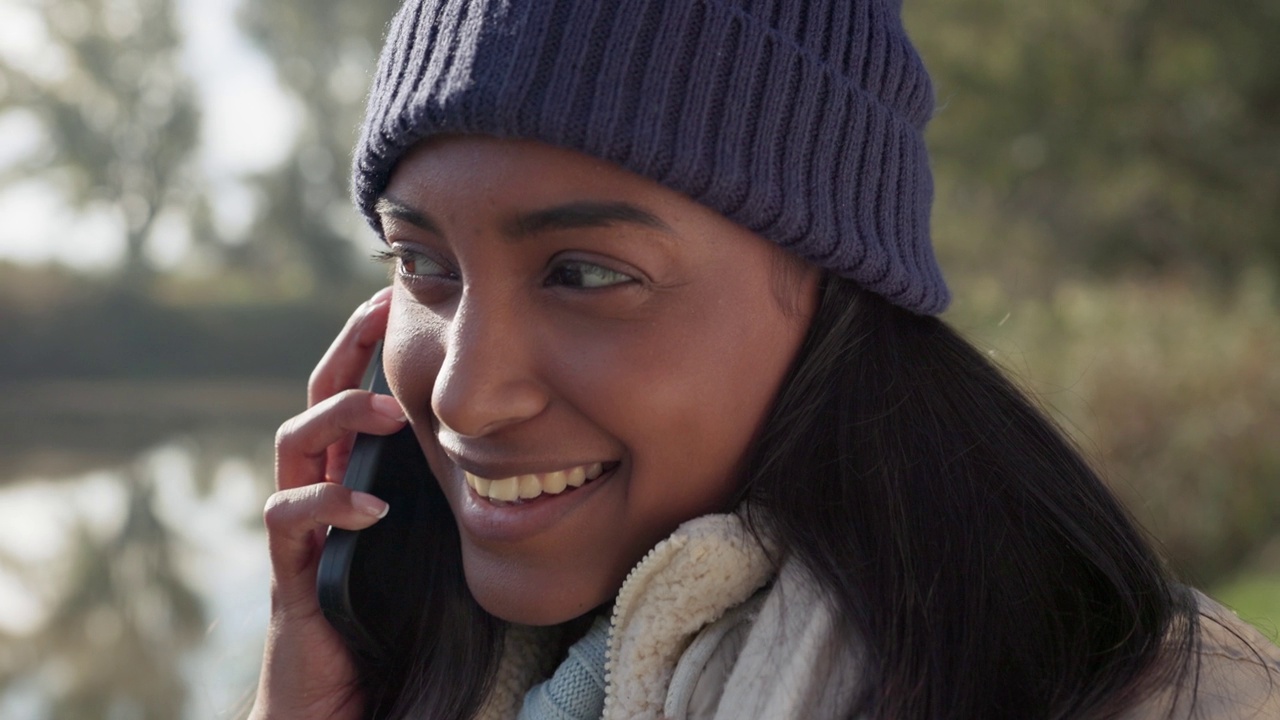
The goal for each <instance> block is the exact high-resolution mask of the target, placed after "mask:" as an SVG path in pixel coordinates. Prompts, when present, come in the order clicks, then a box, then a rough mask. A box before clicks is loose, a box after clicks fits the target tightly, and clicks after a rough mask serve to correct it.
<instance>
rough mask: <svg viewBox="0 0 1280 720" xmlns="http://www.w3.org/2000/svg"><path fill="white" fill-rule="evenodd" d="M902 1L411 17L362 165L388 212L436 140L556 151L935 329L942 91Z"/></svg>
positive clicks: (370, 112)
mask: <svg viewBox="0 0 1280 720" xmlns="http://www.w3.org/2000/svg"><path fill="white" fill-rule="evenodd" d="M899 2H900V0H406V2H405V4H404V6H403V7H401V9H400V11H399V12H398V13H397V14H396V16H395V18H394V19H393V20H392V21H391V25H390V26H389V28H388V32H387V39H386V44H385V46H384V47H383V50H382V57H381V60H380V61H379V63H378V71H377V76H376V78H375V79H374V84H373V88H372V90H371V91H370V95H369V104H368V109H367V111H366V117H365V122H364V127H363V129H362V131H361V135H360V141H359V144H358V145H357V147H356V153H355V163H354V168H353V194H354V196H355V201H356V203H357V204H358V205H359V206H360V209H361V211H363V212H364V214H365V217H366V218H368V220H369V222H370V223H371V224H372V225H373V226H374V228H375V229H376V230H378V231H379V232H381V227H380V223H379V221H378V218H377V216H376V215H375V214H374V212H373V207H374V204H375V203H376V202H377V200H378V197H379V196H380V195H381V194H382V192H383V191H384V190H385V189H386V187H387V183H388V181H389V180H390V177H391V172H392V170H394V168H395V165H396V162H397V161H398V160H399V159H400V157H401V156H402V155H404V153H405V152H406V151H407V150H408V149H409V148H410V147H411V146H413V145H414V144H415V143H416V142H417V141H419V140H421V139H422V138H425V137H427V136H430V135H435V134H437V133H476V134H485V135H493V136H498V137H512V138H526V139H534V140H540V141H543V142H546V143H549V144H552V145H558V146H561V147H566V148H570V149H573V150H577V151H579V152H583V153H586V154H588V155H593V156H596V157H599V158H603V159H606V160H609V161H612V162H614V163H616V164H618V165H620V166H622V167H623V168H626V169H627V170H630V171H631V172H634V173H637V174H639V175H643V176H645V177H648V178H651V179H653V180H656V181H657V182H659V183H662V184H663V185H666V186H667V187H670V188H672V189H675V190H678V191H680V192H682V193H684V194H686V195H688V196H689V197H691V198H693V199H694V200H696V201H698V202H700V203H702V204H704V205H706V206H708V207H711V208H712V209H714V210H716V211H718V212H719V213H720V214H722V215H724V216H725V217H728V218H729V219H731V220H733V221H735V222H737V223H739V224H740V225H743V226H745V227H747V228H749V229H751V230H753V231H754V232H756V233H757V234H759V235H761V236H763V237H766V238H768V239H770V240H772V241H773V242H775V243H777V244H779V245H781V246H783V247H785V248H787V249H788V250H790V251H791V252H794V253H796V254H797V255H800V256H801V257H803V258H805V259H806V260H808V261H810V262H812V263H814V264H816V265H819V266H821V267H824V268H827V269H829V270H832V271H834V272H836V273H837V274H839V275H843V276H845V277H848V278H850V279H852V280H854V281H856V282H857V283H858V284H860V285H861V286H863V287H865V288H867V289H869V290H871V291H873V292H876V293H879V294H880V295H882V296H884V297H885V298H887V299H888V300H890V301H891V302H893V303H895V304H897V305H900V306H902V307H904V308H907V309H908V310H911V311H913V312H916V313H920V314H935V313H940V312H942V311H943V310H944V309H945V308H946V306H947V303H948V301H949V299H950V298H949V295H948V292H947V287H946V284H945V282H944V281H943V279H942V273H941V271H940V270H939V268H938V264H937V261H936V260H935V258H934V255H933V249H932V246H931V244H930V240H929V211H930V206H931V204H932V199H933V179H932V176H931V174H930V171H929V159H928V155H927V153H926V151H925V145H924V139H923V136H922V132H923V129H924V125H925V123H926V122H927V121H928V119H929V116H930V114H931V113H932V111H933V88H932V85H931V84H930V82H929V76H928V74H927V73H926V72H925V69H924V65H923V64H922V62H921V60H920V57H919V55H918V54H917V53H916V51H915V49H914V48H913V47H912V45H911V43H910V41H909V40H908V39H907V36H906V33H905V31H904V30H903V27H902V21H901V19H900V7H899Z"/></svg>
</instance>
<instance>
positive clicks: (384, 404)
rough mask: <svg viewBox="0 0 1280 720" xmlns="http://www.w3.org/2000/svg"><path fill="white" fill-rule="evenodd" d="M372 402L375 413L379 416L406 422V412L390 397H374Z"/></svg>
mask: <svg viewBox="0 0 1280 720" xmlns="http://www.w3.org/2000/svg"><path fill="white" fill-rule="evenodd" d="M370 402H372V403H373V411H374V412H376V413H378V414H379V415H385V416H386V417H389V418H391V419H392V420H395V421H398V422H404V421H405V419H406V418H405V415H404V410H403V409H402V408H401V407H400V403H398V402H396V399H395V398H393V397H391V396H390V395H374V396H373V399H372V400H371V401H370Z"/></svg>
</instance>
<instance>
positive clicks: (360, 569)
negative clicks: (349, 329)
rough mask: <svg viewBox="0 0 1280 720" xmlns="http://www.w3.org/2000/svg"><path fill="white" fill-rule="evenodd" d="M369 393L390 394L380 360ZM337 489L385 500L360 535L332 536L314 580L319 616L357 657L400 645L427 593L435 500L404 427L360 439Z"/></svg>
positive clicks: (433, 486) (414, 440)
mask: <svg viewBox="0 0 1280 720" xmlns="http://www.w3.org/2000/svg"><path fill="white" fill-rule="evenodd" d="M370 371H371V372H370V374H371V380H370V383H369V388H368V389H369V390H370V391H372V392H375V393H381V394H390V392H391V391H390V389H389V388H388V387H387V383H386V378H385V376H384V375H383V372H382V362H381V356H380V355H376V356H375V357H374V359H373V361H372V363H371V364H370ZM342 484H343V485H345V486H347V487H349V488H351V489H352V490H357V491H360V492H366V493H369V494H371V495H374V496H376V497H379V498H381V499H383V500H385V501H386V502H387V503H388V504H389V505H390V510H389V511H388V513H387V515H386V517H384V518H382V519H381V520H380V521H378V522H377V523H376V524H374V525H373V526H371V527H369V528H366V529H364V530H343V529H340V528H332V529H330V531H329V533H328V536H327V537H326V539H325V545H324V551H323V554H322V555H321V557H320V567H319V572H318V574H317V578H316V585H317V593H318V596H319V601H320V608H321V609H322V610H323V611H324V615H325V617H326V618H327V619H328V620H329V622H330V623H331V624H332V625H333V626H334V628H335V629H337V630H338V632H339V633H341V634H342V636H343V638H344V639H345V640H346V641H347V644H348V646H349V647H351V648H352V649H353V650H355V651H357V652H373V651H375V650H376V649H377V648H381V647H385V646H386V645H387V644H389V643H394V642H397V641H400V640H403V636H404V634H405V633H406V631H407V630H408V628H407V627H406V625H407V624H408V623H409V622H410V620H411V619H413V618H415V617H417V612H415V611H416V610H417V609H418V608H419V607H420V605H421V602H422V597H423V596H424V594H425V592H426V589H425V587H423V586H424V584H425V583H426V582H427V577H428V572H427V570H428V568H426V567H425V563H426V562H427V556H428V553H426V552H425V551H424V548H425V547H426V546H427V545H426V544H427V543H429V542H431V540H430V535H429V532H428V530H429V523H430V522H431V520H430V516H431V510H432V508H431V505H430V503H431V502H432V498H433V496H435V495H438V489H437V487H436V481H435V477H434V476H433V475H432V474H431V469H430V467H428V465H427V462H426V458H425V457H424V456H423V453H422V448H421V446H419V444H418V440H417V438H416V437H415V436H414V434H413V429H412V428H411V427H409V426H407V425H406V426H405V427H404V428H402V429H401V430H400V431H398V432H396V433H394V434H392V435H385V436H382V435H366V434H364V433H361V434H358V435H357V436H356V439H355V444H354V445H353V446H352V448H351V457H350V460H349V461H348V464H347V470H346V474H345V476H344V478H343V481H342Z"/></svg>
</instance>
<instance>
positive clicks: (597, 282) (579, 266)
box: [546, 260, 635, 290]
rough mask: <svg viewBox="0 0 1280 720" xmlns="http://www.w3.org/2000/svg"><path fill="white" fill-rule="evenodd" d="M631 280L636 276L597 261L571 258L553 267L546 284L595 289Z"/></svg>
mask: <svg viewBox="0 0 1280 720" xmlns="http://www.w3.org/2000/svg"><path fill="white" fill-rule="evenodd" d="M629 282H635V278H633V277H631V276H630V275H625V274H623V273H620V272H618V271H617V270H610V269H609V268H607V267H603V266H601V265H596V264H595V263H589V262H582V261H580V260H571V261H569V262H564V263H561V264H559V265H557V266H556V267H554V268H552V270H551V273H550V274H549V275H548V276H547V281H546V284H547V285H563V286H565V287H573V288H583V289H587V290H593V289H597V288H605V287H611V286H614V285H622V284H624V283H629Z"/></svg>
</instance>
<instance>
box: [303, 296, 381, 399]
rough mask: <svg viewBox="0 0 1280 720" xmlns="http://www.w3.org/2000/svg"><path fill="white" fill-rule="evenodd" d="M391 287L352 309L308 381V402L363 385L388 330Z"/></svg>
mask: <svg viewBox="0 0 1280 720" xmlns="http://www.w3.org/2000/svg"><path fill="white" fill-rule="evenodd" d="M390 306H391V288H389V287H385V288H382V289H381V290H379V291H378V292H377V293H375V294H374V296H373V297H372V298H370V299H369V300H368V301H366V302H365V303H363V304H362V305H361V306H360V307H359V308H356V311H355V312H354V313H352V315H351V317H350V318H349V319H348V320H347V324H346V325H345V326H343V328H342V331H341V332H339V333H338V336H337V337H336V338H334V340H333V343H332V344H331V345H330V346H329V349H328V350H327V351H325V354H324V357H322V358H320V362H319V364H317V365H316V368H315V370H313V371H312V372H311V378H310V379H309V380H308V382H307V406H308V407H310V406H313V405H315V404H316V403H318V402H320V401H321V400H324V399H325V398H327V397H331V396H333V395H336V394H338V393H340V392H342V391H343V390H349V389H351V388H356V387H360V381H361V380H362V379H364V371H365V368H366V367H368V365H369V360H370V359H371V358H372V357H373V350H374V348H375V347H376V346H377V344H378V340H380V339H381V338H382V336H383V335H385V334H386V332H387V310H388V308H389V307H390Z"/></svg>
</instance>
